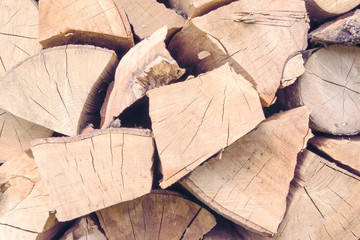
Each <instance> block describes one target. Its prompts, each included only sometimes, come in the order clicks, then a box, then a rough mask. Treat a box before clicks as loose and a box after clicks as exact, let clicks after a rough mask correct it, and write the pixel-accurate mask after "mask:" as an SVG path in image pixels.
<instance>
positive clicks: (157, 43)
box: [101, 27, 185, 128]
mask: <svg viewBox="0 0 360 240" xmlns="http://www.w3.org/2000/svg"><path fill="white" fill-rule="evenodd" d="M166 34H167V29H166V27H162V28H161V29H159V30H158V31H156V32H155V33H154V34H152V35H151V36H150V37H149V38H146V39H144V40H143V41H141V42H140V43H139V44H137V45H136V46H135V47H133V48H132V49H130V51H129V52H127V53H126V54H125V56H124V57H123V58H122V59H121V61H120V63H119V65H118V67H117V69H116V73H115V81H114V85H113V86H111V88H112V89H111V90H110V91H108V92H109V93H110V95H109V97H108V98H106V100H108V101H106V102H105V103H104V105H103V108H102V112H103V116H102V117H104V119H102V120H103V124H101V125H102V128H107V127H108V126H109V124H110V122H111V121H112V120H114V118H116V117H117V116H119V115H120V113H122V112H123V111H124V110H125V109H126V108H127V107H129V106H130V105H131V104H133V103H134V102H135V101H136V100H138V99H140V98H142V97H143V96H145V94H146V92H147V91H148V90H151V89H153V88H157V87H160V86H163V85H166V84H168V83H169V82H172V81H176V80H178V79H179V78H180V77H181V76H182V75H183V74H184V73H185V70H184V69H181V68H179V66H178V65H177V63H176V61H175V60H174V59H173V58H172V57H171V56H170V54H169V52H168V51H167V49H166V46H165V42H164V41H165V38H166Z"/></svg>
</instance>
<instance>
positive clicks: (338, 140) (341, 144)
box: [310, 136, 360, 175]
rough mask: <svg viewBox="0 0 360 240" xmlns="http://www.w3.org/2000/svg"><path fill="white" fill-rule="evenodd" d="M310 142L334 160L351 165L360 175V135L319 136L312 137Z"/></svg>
mask: <svg viewBox="0 0 360 240" xmlns="http://www.w3.org/2000/svg"><path fill="white" fill-rule="evenodd" d="M310 143H311V145H313V146H315V147H316V148H317V149H319V150H320V151H321V152H323V153H325V154H326V155H328V156H330V157H331V158H332V159H333V160H335V161H337V162H339V163H341V164H343V165H346V166H348V167H350V168H351V169H353V170H354V171H355V172H357V173H358V174H359V175H360V160H359V156H360V136H354V137H351V138H350V137H349V138H342V137H321V136H317V137H315V138H313V139H311V140H310Z"/></svg>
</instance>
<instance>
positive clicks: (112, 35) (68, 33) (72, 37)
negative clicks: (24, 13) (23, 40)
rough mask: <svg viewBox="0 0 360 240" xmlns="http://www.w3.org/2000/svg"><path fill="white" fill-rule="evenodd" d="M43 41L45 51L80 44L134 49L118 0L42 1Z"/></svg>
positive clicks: (124, 15)
mask: <svg viewBox="0 0 360 240" xmlns="http://www.w3.org/2000/svg"><path fill="white" fill-rule="evenodd" d="M39 42H40V43H41V44H42V45H43V46H44V47H45V48H49V47H54V46H59V45H65V44H74V43H76V44H91V45H96V46H100V47H106V48H109V49H113V50H123V51H127V50H128V49H129V48H131V47H132V46H134V40H133V35H132V32H131V28H130V24H129V21H128V19H127V17H126V14H125V12H124V10H123V9H122V7H121V5H120V3H119V1H118V0H116V1H113V0H77V1H74V0H62V1H57V0H41V1H39Z"/></svg>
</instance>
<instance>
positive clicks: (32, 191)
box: [0, 153, 65, 240]
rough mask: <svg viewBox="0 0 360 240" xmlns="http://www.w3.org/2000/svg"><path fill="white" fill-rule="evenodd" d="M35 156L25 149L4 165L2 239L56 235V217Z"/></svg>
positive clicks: (0, 199) (38, 239)
mask: <svg viewBox="0 0 360 240" xmlns="http://www.w3.org/2000/svg"><path fill="white" fill-rule="evenodd" d="M50 211H52V209H51V206H50V198H49V193H48V191H47V189H46V186H45V184H44V182H43V181H42V180H41V178H40V173H39V170H38V168H37V166H36V163H35V161H34V159H33V158H30V157H29V156H28V155H27V154H25V153H23V154H21V155H19V156H18V157H16V158H13V159H10V160H9V161H7V162H6V163H4V164H3V165H1V166H0V239H6V240H18V239H26V240H32V239H33V240H35V239H36V240H46V239H52V237H53V236H54V235H55V234H57V232H58V231H59V230H61V228H62V227H63V226H64V225H65V224H60V223H58V221H57V220H56V218H55V216H54V214H53V213H50Z"/></svg>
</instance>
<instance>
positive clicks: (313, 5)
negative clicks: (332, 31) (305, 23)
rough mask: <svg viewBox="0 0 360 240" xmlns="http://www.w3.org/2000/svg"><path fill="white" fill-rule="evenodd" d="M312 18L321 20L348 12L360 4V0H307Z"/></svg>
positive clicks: (307, 6)
mask: <svg viewBox="0 0 360 240" xmlns="http://www.w3.org/2000/svg"><path fill="white" fill-rule="evenodd" d="M305 2H306V9H307V10H308V12H309V15H310V17H311V20H312V21H314V22H321V21H324V20H326V19H327V18H331V17H335V16H337V15H341V14H343V13H346V12H348V11H350V10H351V9H353V8H354V7H356V6H357V5H359V4H360V0H342V1H338V0H305Z"/></svg>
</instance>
